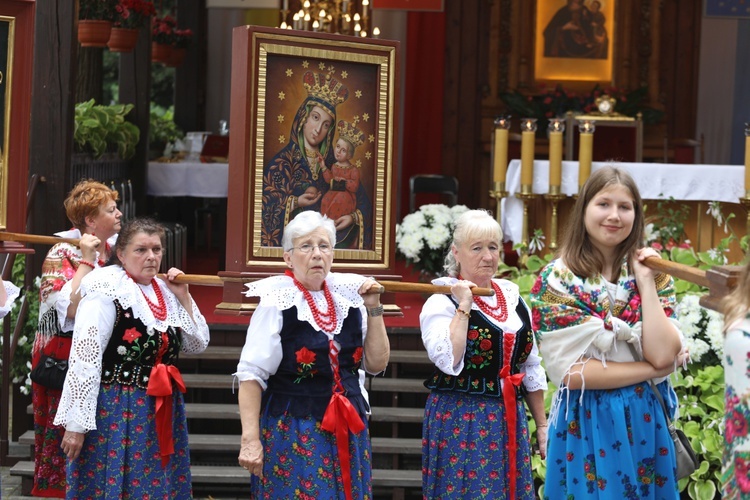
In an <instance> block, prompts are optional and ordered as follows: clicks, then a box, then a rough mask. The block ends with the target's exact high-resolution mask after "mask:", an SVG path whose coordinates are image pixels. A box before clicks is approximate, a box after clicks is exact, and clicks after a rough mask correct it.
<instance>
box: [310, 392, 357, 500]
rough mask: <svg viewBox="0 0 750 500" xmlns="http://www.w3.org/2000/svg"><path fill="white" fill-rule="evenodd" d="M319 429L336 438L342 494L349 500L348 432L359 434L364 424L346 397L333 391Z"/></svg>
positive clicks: (350, 477)
mask: <svg viewBox="0 0 750 500" xmlns="http://www.w3.org/2000/svg"><path fill="white" fill-rule="evenodd" d="M320 427H321V428H322V429H323V430H326V431H328V432H331V433H333V434H334V435H335V436H336V448H337V449H338V451H339V465H340V466H341V475H342V476H343V478H344V493H345V494H346V499H347V500H351V498H352V472H351V456H350V454H349V431H352V433H353V434H359V433H360V432H362V431H363V430H364V429H365V424H364V422H362V419H361V418H360V416H359V413H357V410H356V409H355V408H354V406H352V404H351V402H350V401H349V400H348V399H347V398H346V396H344V395H343V394H341V393H339V392H335V391H334V393H333V395H332V396H331V400H330V401H329V402H328V408H326V413H325V415H323V422H322V423H321V425H320Z"/></svg>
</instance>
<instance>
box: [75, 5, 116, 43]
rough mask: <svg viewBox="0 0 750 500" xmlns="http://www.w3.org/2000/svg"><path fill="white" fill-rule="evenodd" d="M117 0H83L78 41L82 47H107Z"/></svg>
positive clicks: (79, 11)
mask: <svg viewBox="0 0 750 500" xmlns="http://www.w3.org/2000/svg"><path fill="white" fill-rule="evenodd" d="M116 5H117V0H81V2H80V6H79V9H78V41H79V42H80V44H81V47H106V46H107V41H109V35H110V33H111V31H112V21H113V20H114V17H115V6H116Z"/></svg>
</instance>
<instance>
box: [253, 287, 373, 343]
mask: <svg viewBox="0 0 750 500" xmlns="http://www.w3.org/2000/svg"><path fill="white" fill-rule="evenodd" d="M366 280H367V278H365V277H364V276H360V275H358V274H350V273H328V276H326V279H325V282H326V284H327V285H328V290H329V291H330V292H331V296H332V297H333V303H334V306H335V308H336V328H335V329H334V331H333V334H334V335H335V334H338V333H339V332H340V331H341V325H342V324H343V323H344V320H345V319H346V317H347V316H348V315H349V310H350V309H351V308H353V307H361V306H362V305H363V304H364V300H363V299H362V296H361V295H360V294H359V288H360V287H361V286H362V284H363V283H364V282H365V281H366ZM245 286H247V291H246V292H245V295H246V296H247V297H260V305H261V306H264V307H265V306H268V307H276V308H277V309H279V310H280V311H284V310H286V309H289V308H291V307H293V306H295V307H297V319H298V320H299V321H306V322H308V323H310V324H311V325H312V326H313V328H315V329H316V330H321V328H320V327H319V326H318V324H317V323H316V322H315V319H314V318H313V313H312V310H311V309H310V306H309V305H308V303H307V300H306V299H305V295H304V294H303V293H302V292H301V291H300V290H299V289H298V288H297V287H296V286H295V284H294V280H293V279H292V278H290V277H289V276H285V275H280V276H271V277H270V278H265V279H262V280H260V281H255V282H252V283H248V284H247V285H245ZM310 294H311V295H312V297H313V299H314V300H315V304H316V306H317V307H318V308H319V309H321V310H323V311H325V310H326V308H327V307H328V306H327V305H326V299H325V295H324V293H323V292H322V291H317V292H312V291H311V292H310Z"/></svg>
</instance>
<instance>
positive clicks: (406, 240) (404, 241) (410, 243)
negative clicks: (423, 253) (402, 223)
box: [398, 233, 422, 262]
mask: <svg viewBox="0 0 750 500" xmlns="http://www.w3.org/2000/svg"><path fill="white" fill-rule="evenodd" d="M398 250H399V252H401V253H402V254H404V257H406V258H407V259H411V260H413V261H415V262H417V261H418V260H419V252H420V250H422V237H421V236H420V235H419V234H416V233H406V234H404V235H403V236H402V237H401V239H400V240H399V242H398Z"/></svg>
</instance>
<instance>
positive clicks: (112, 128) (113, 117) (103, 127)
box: [73, 99, 141, 160]
mask: <svg viewBox="0 0 750 500" xmlns="http://www.w3.org/2000/svg"><path fill="white" fill-rule="evenodd" d="M132 109H133V105H132V104H113V105H111V106H102V105H97V104H96V103H95V102H94V100H93V99H92V100H90V101H86V102H82V103H79V104H76V109H75V127H74V129H73V140H74V141H75V145H76V148H77V150H78V152H81V153H92V154H93V155H94V157H95V158H99V157H101V156H102V155H103V154H104V153H106V152H107V151H117V154H118V155H119V156H120V158H122V159H124V160H128V159H130V158H132V157H133V156H134V155H135V148H136V146H137V145H138V141H139V140H140V137H141V131H140V130H139V129H138V127H137V126H136V125H135V124H133V123H130V122H128V121H127V120H125V116H126V115H127V114H128V113H130V111H131V110H132Z"/></svg>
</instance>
